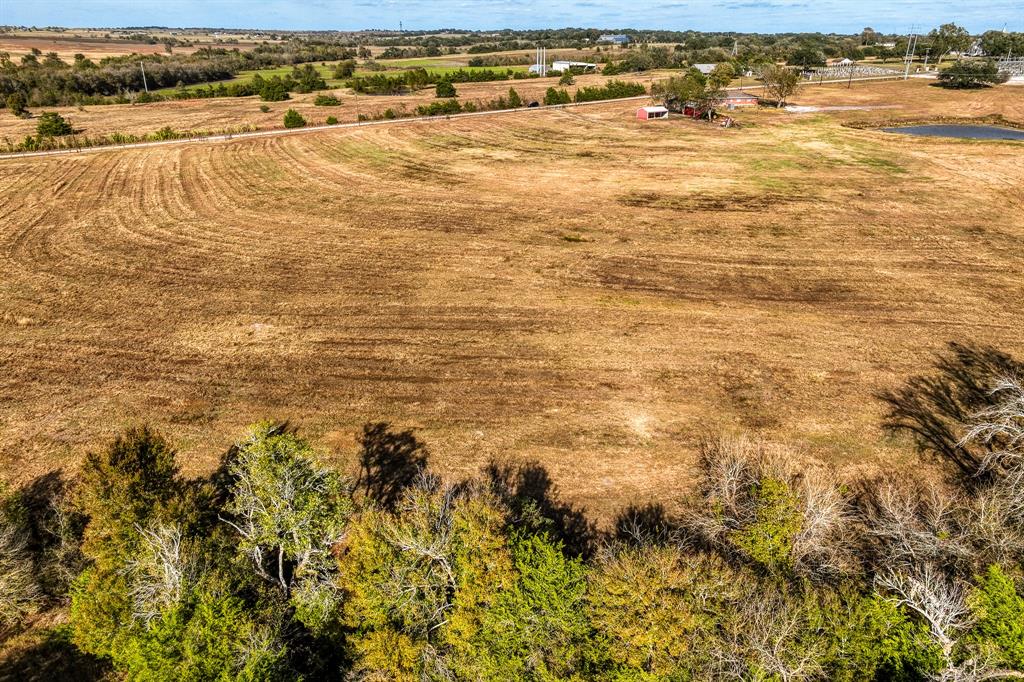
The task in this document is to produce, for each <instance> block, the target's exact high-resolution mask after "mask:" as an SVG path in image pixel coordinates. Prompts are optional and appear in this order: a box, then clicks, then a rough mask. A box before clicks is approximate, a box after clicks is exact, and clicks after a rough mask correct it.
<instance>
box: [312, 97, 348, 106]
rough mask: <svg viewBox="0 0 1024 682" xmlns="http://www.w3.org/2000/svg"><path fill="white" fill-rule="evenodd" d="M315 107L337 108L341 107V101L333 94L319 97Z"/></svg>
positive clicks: (314, 102) (315, 100)
mask: <svg viewBox="0 0 1024 682" xmlns="http://www.w3.org/2000/svg"><path fill="white" fill-rule="evenodd" d="M313 105H314V106H318V107H336V106H340V105H341V100H340V99H338V98H337V97H336V96H335V95H333V94H327V95H317V96H316V99H314V100H313Z"/></svg>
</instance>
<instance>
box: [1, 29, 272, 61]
mask: <svg viewBox="0 0 1024 682" xmlns="http://www.w3.org/2000/svg"><path fill="white" fill-rule="evenodd" d="M137 32H138V33H148V34H150V35H152V36H153V37H155V38H157V39H158V40H163V39H165V38H167V37H171V36H173V37H175V38H177V39H179V40H183V41H189V42H190V43H192V44H191V45H188V46H184V45H182V46H175V47H174V48H173V51H174V53H175V54H192V53H193V52H195V51H196V50H198V49H200V48H202V47H223V48H226V49H229V50H230V49H234V48H238V49H239V50H249V49H252V48H253V47H255V46H256V44H257V43H259V42H263V41H264V40H266V36H258V37H247V36H241V35H230V36H224V38H226V39H228V40H233V41H235V42H223V41H218V39H217V36H214V35H212V34H209V33H192V32H188V31H173V32H172V31H152V32H150V31H144V30H140V31H137ZM130 33H132V31H116V30H115V31H103V30H93V29H71V30H68V31H63V32H59V31H18V32H14V33H0V52H8V53H10V55H11V57H12V58H13V59H15V60H17V59H18V58H20V57H21V56H22V55H25V54H28V53H29V52H31V51H32V48H35V49H37V50H40V51H41V52H42V53H43V54H46V53H48V52H56V53H57V54H58V55H59V56H60V58H61V59H63V60H65V61H68V62H70V61H72V60H73V59H74V56H75V55H76V54H84V55H85V56H86V57H89V58H90V59H92V60H94V61H98V60H100V59H103V58H104V57H120V56H123V55H128V54H165V53H166V50H165V48H164V45H163V43H161V42H158V43H156V44H150V43H148V42H139V41H138V40H130V39H127V35H129V34H130ZM266 42H275V41H270V40H266Z"/></svg>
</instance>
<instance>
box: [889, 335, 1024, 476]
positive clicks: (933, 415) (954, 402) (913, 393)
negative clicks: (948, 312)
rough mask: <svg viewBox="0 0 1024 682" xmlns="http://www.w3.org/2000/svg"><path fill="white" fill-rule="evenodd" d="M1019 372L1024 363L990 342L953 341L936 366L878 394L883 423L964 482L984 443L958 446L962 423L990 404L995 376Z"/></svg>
mask: <svg viewBox="0 0 1024 682" xmlns="http://www.w3.org/2000/svg"><path fill="white" fill-rule="evenodd" d="M1013 376H1016V377H1024V364H1022V363H1020V362H1018V361H1017V360H1015V359H1014V358H1013V357H1011V356H1009V355H1007V354H1006V353H1003V352H1001V351H998V350H996V349H994V348H992V347H989V346H975V345H967V344H960V343H955V342H952V343H950V344H949V348H948V350H947V352H946V353H945V354H943V355H940V356H939V357H937V358H936V359H935V371H934V372H932V373H930V374H927V375H919V376H915V377H911V378H910V379H908V380H907V382H906V384H905V385H904V386H902V387H901V388H898V389H895V390H892V391H885V392H883V393H881V394H880V395H879V396H878V397H879V399H881V400H882V401H883V402H885V403H886V404H887V405H888V407H889V409H888V412H887V413H886V415H885V419H884V421H883V423H882V425H883V427H884V428H885V429H887V430H889V431H891V432H896V433H900V432H902V433H909V434H911V435H912V436H913V438H914V441H915V443H916V445H917V447H918V448H919V449H920V450H921V451H922V452H925V453H927V454H930V455H933V456H935V457H937V458H938V459H940V460H941V461H943V462H945V463H947V464H949V465H951V466H952V468H953V471H954V472H955V473H956V474H958V475H959V476H960V477H962V478H963V479H964V480H965V482H968V483H969V482H970V481H978V480H979V474H980V473H981V471H980V469H981V464H982V461H983V460H984V458H985V455H986V454H987V453H988V452H990V451H991V450H992V449H994V448H999V447H1001V444H1000V443H998V442H993V443H990V444H988V446H979V445H970V446H964V447H962V446H960V445H959V444H958V443H959V441H960V438H961V437H962V435H963V432H964V424H966V423H970V422H971V420H972V417H973V415H975V414H976V413H977V412H979V411H980V410H983V409H985V408H986V407H989V406H991V405H992V403H993V398H992V394H991V391H992V386H993V384H994V383H995V382H996V381H997V380H998V379H1000V378H1004V377H1013Z"/></svg>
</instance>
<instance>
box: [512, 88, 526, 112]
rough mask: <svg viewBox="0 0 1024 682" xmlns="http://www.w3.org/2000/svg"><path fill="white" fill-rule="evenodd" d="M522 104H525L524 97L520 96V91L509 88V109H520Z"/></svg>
mask: <svg viewBox="0 0 1024 682" xmlns="http://www.w3.org/2000/svg"><path fill="white" fill-rule="evenodd" d="M521 106H523V98H522V97H520V96H519V93H518V92H516V89H515V88H509V89H508V108H509V109H518V108H519V107H521Z"/></svg>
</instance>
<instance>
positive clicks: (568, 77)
mask: <svg viewBox="0 0 1024 682" xmlns="http://www.w3.org/2000/svg"><path fill="white" fill-rule="evenodd" d="M558 84H559V85H575V84H576V79H575V78H573V77H572V72H571V71H566V72H565V73H563V74H562V77H561V78H559V79H558Z"/></svg>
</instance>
